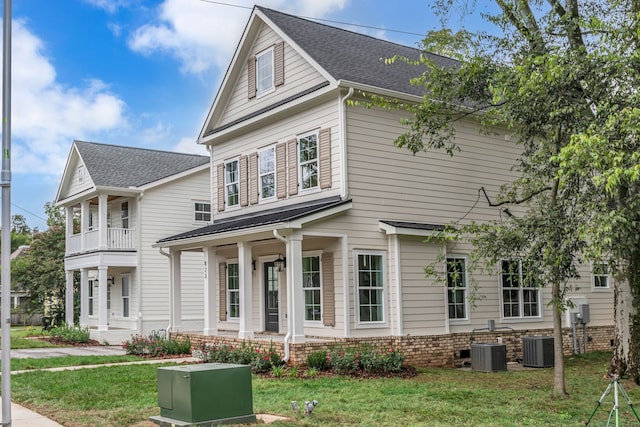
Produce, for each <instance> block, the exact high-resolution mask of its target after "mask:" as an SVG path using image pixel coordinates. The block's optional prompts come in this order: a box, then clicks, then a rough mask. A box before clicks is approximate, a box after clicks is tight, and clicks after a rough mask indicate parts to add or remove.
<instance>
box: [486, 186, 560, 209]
mask: <svg viewBox="0 0 640 427" xmlns="http://www.w3.org/2000/svg"><path fill="white" fill-rule="evenodd" d="M480 190H482V192H483V193H484V197H485V199H487V203H488V204H489V206H491V207H492V208H495V207H498V206H502V205H519V204H521V203H524V202H526V201H528V200H531V199H532V198H534V197H535V196H537V195H538V194H542V193H544V192H545V191H549V190H552V187H543V188H541V189H540V190H538V191H535V192H533V193H531V194H529V195H528V196H527V197H525V198H524V199H520V200H505V201H504V202H499V203H494V202H492V201H491V199H489V195H488V194H487V191H486V190H485V189H484V186H483V187H480Z"/></svg>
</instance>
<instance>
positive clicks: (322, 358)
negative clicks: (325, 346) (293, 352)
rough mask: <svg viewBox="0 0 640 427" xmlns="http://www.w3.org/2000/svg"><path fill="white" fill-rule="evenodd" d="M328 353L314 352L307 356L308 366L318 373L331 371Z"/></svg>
mask: <svg viewBox="0 0 640 427" xmlns="http://www.w3.org/2000/svg"><path fill="white" fill-rule="evenodd" d="M327 356H328V355H327V352H326V351H314V352H313V353H311V354H310V355H308V356H307V366H308V367H309V368H313V369H315V370H317V371H326V370H327V369H329V362H328V361H327Z"/></svg>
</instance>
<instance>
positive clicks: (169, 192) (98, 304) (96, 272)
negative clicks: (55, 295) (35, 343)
mask: <svg viewBox="0 0 640 427" xmlns="http://www.w3.org/2000/svg"><path fill="white" fill-rule="evenodd" d="M209 180H210V173H209V157H208V156H199V155H193V154H181V153H174V152H167V151H157V150H149V149H141V148H132V147H123V146H115V145H107V144H97V143H93V142H84V141H74V142H73V144H72V146H71V150H70V152H69V157H68V158H67V163H66V166H65V169H64V173H63V175H62V179H61V182H60V187H59V189H58V194H57V196H56V205H57V206H60V207H64V208H65V210H66V250H65V260H64V268H65V271H66V281H67V282H66V296H65V298H66V305H65V306H66V321H67V323H69V324H72V323H73V319H74V317H73V313H74V291H73V290H74V286H73V284H74V280H77V278H74V275H79V280H80V286H79V288H80V325H81V326H83V327H84V326H86V327H89V329H90V333H91V338H93V339H96V340H99V341H108V342H111V343H118V344H119V343H120V342H122V341H123V340H125V339H128V338H130V337H131V335H135V334H147V333H149V332H150V331H152V330H160V329H166V328H167V327H168V325H169V322H170V318H171V315H170V311H171V309H172V307H174V306H177V307H178V309H179V308H180V301H185V304H189V306H190V307H191V309H190V310H189V314H188V315H187V316H186V317H184V318H183V321H184V322H185V325H187V326H189V327H191V328H200V327H201V325H202V321H203V320H202V319H203V308H202V303H200V301H201V300H202V294H203V292H202V280H203V279H202V275H203V273H202V254H199V253H185V254H184V256H183V257H182V268H181V270H180V274H182V275H184V277H185V280H186V281H187V283H192V284H193V286H191V287H189V286H185V287H184V288H183V295H181V297H182V299H178V300H177V301H173V302H172V296H171V295H170V293H169V289H170V288H169V276H170V272H169V264H168V262H167V261H166V259H167V258H166V256H168V254H166V253H164V252H163V251H161V250H158V249H156V248H153V247H152V245H153V243H155V242H156V241H157V240H158V239H159V238H161V237H162V236H166V235H167V234H171V233H179V232H182V231H185V230H189V229H192V228H194V227H197V226H199V225H204V224H207V223H209V222H210V220H211V215H212V212H211V201H210V200H211V199H210V190H209V188H210V183H209Z"/></svg>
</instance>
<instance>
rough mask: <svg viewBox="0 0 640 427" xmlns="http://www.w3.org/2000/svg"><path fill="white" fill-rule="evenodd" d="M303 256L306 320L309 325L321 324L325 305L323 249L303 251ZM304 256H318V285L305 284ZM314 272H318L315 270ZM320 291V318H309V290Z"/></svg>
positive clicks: (303, 290) (303, 291)
mask: <svg viewBox="0 0 640 427" xmlns="http://www.w3.org/2000/svg"><path fill="white" fill-rule="evenodd" d="M302 258H303V262H302V293H303V294H304V322H305V324H309V325H321V324H322V316H323V309H324V306H323V304H322V301H323V299H322V298H323V295H322V293H323V286H322V284H323V282H322V251H312V252H303V254H302ZM304 258H318V270H317V274H318V280H319V282H318V287H315V286H313V287H310V286H305V275H306V273H307V272H306V271H305V269H304ZM314 273H316V272H315V271H314ZM316 291H319V295H320V296H319V299H320V301H319V303H318V305H319V309H320V318H319V319H307V292H316ZM314 305H315V304H314Z"/></svg>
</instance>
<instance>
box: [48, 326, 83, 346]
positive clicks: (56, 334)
mask: <svg viewBox="0 0 640 427" xmlns="http://www.w3.org/2000/svg"><path fill="white" fill-rule="evenodd" d="M49 336H50V337H51V338H53V339H56V340H60V341H62V342H65V343H69V344H80V343H86V342H89V328H81V327H80V326H70V325H68V324H66V323H63V324H62V325H60V326H56V327H55V328H52V329H51V330H50V331H49Z"/></svg>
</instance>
